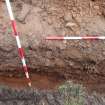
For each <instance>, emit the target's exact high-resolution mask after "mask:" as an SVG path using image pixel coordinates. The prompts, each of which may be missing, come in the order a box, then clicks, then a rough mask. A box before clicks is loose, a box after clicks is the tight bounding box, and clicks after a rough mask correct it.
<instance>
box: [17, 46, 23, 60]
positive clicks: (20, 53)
mask: <svg viewBox="0 0 105 105" xmlns="http://www.w3.org/2000/svg"><path fill="white" fill-rule="evenodd" d="M18 51H19V55H20V58H21V59H22V58H23V57H24V50H23V48H18Z"/></svg>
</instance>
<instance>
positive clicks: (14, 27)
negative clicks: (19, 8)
mask: <svg viewBox="0 0 105 105" xmlns="http://www.w3.org/2000/svg"><path fill="white" fill-rule="evenodd" d="M5 2H6V5H7V9H8V13H9V16H10V19H11V25H12V29H13V32H14V35H15V38H16V42H17V46H18V51H19V55H20V57H21V61H22V64H23V69H24V72H25V75H26V78H27V80H28V86H30V87H31V80H30V77H29V73H28V68H27V65H26V60H25V57H24V50H23V48H22V47H21V42H20V39H19V35H18V32H17V28H16V21H15V18H14V15H13V12H12V7H11V4H10V1H9V0H5Z"/></svg>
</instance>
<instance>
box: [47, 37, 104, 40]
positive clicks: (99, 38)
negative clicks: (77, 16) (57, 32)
mask: <svg viewBox="0 0 105 105" xmlns="http://www.w3.org/2000/svg"><path fill="white" fill-rule="evenodd" d="M81 39H83V40H104V39H105V36H85V37H79V36H78V37H72V36H70V37H69V36H67V37H63V36H48V37H46V40H81Z"/></svg>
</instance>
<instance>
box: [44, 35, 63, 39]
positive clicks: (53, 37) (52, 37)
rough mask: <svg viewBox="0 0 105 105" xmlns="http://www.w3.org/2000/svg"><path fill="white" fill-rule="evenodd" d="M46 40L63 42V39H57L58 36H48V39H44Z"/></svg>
mask: <svg viewBox="0 0 105 105" xmlns="http://www.w3.org/2000/svg"><path fill="white" fill-rule="evenodd" d="M46 40H64V37H61V36H60V37H59V36H51V37H50V36H49V37H46Z"/></svg>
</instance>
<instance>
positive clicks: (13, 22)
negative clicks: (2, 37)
mask: <svg viewBox="0 0 105 105" xmlns="http://www.w3.org/2000/svg"><path fill="white" fill-rule="evenodd" d="M11 23H12V29H13V32H14V35H16V36H17V35H18V33H17V30H16V22H15V21H14V20H12V21H11Z"/></svg>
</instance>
